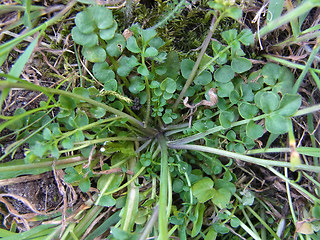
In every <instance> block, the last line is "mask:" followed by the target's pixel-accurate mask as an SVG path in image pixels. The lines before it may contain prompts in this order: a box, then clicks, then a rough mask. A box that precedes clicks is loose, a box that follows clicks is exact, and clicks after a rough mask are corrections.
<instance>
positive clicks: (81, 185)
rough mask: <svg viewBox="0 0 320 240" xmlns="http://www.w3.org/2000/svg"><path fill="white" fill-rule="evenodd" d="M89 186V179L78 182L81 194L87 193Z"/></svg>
mask: <svg viewBox="0 0 320 240" xmlns="http://www.w3.org/2000/svg"><path fill="white" fill-rule="evenodd" d="M90 186H91V182H90V179H89V178H83V179H81V180H80V183H79V188H80V190H81V191H82V192H88V191H89V189H90Z"/></svg>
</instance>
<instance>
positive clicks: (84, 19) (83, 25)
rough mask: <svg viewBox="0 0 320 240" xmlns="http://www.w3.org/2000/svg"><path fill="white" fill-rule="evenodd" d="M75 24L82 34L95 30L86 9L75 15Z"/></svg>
mask: <svg viewBox="0 0 320 240" xmlns="http://www.w3.org/2000/svg"><path fill="white" fill-rule="evenodd" d="M75 23H76V25H77V27H78V28H79V30H80V31H81V32H82V33H84V34H88V33H93V32H94V30H95V28H96V25H95V23H94V21H92V17H91V15H90V12H89V11H88V9H86V10H84V11H83V12H79V13H78V14H77V16H76V18H75Z"/></svg>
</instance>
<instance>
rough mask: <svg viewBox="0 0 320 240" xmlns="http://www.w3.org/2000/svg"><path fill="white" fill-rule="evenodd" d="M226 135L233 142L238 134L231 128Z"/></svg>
mask: <svg viewBox="0 0 320 240" xmlns="http://www.w3.org/2000/svg"><path fill="white" fill-rule="evenodd" d="M226 137H227V139H228V140H229V141H230V142H233V141H234V140H236V138H237V135H236V133H235V131H233V130H230V131H228V132H227V134H226Z"/></svg>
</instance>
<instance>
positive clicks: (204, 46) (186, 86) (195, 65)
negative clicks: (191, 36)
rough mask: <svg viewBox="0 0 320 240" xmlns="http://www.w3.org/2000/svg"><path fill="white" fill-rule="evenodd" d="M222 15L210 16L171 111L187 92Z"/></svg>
mask: <svg viewBox="0 0 320 240" xmlns="http://www.w3.org/2000/svg"><path fill="white" fill-rule="evenodd" d="M222 16H223V15H221V16H220V17H219V18H218V19H217V21H215V17H213V18H212V21H211V27H210V31H209V33H208V35H207V37H206V39H205V40H204V41H203V44H202V48H201V51H200V53H199V56H198V58H197V61H196V63H195V64H194V66H193V68H192V71H191V73H190V75H189V78H188V80H187V82H186V83H185V85H184V87H183V89H182V91H181V92H180V94H179V97H178V98H177V100H176V101H175V103H174V104H173V111H175V110H176V109H177V107H178V105H179V103H180V102H181V100H182V98H183V97H184V95H185V93H186V92H187V90H188V88H189V86H190V85H191V83H192V82H193V80H194V78H195V76H196V73H197V70H198V68H199V65H200V62H201V59H202V57H203V55H204V54H205V52H206V50H207V47H208V45H209V43H210V41H211V37H212V34H213V33H214V31H215V29H216V28H217V26H218V24H219V22H220V20H221V19H222Z"/></svg>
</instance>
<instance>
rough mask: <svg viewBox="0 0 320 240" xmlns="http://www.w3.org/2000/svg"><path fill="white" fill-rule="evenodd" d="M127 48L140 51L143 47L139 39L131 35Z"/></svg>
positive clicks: (136, 51) (131, 50) (135, 51)
mask: <svg viewBox="0 0 320 240" xmlns="http://www.w3.org/2000/svg"><path fill="white" fill-rule="evenodd" d="M127 49H128V50H129V51H130V52H133V53H140V52H141V49H140V48H139V46H138V44H137V40H136V38H135V37H134V36H131V37H129V38H128V39H127Z"/></svg>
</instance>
